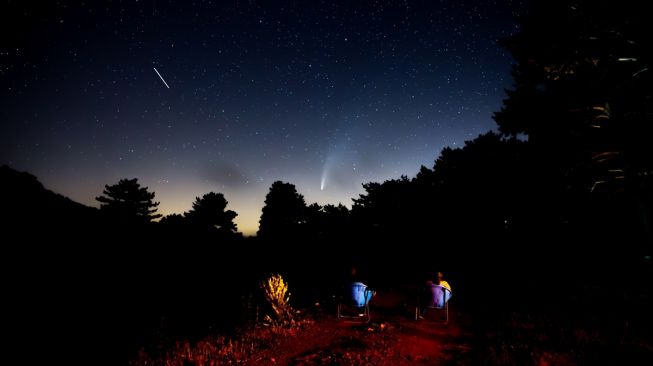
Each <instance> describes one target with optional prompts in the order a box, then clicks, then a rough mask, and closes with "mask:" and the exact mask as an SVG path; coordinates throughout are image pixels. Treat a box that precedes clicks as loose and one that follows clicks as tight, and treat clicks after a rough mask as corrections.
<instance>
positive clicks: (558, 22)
mask: <svg viewBox="0 0 653 366" xmlns="http://www.w3.org/2000/svg"><path fill="white" fill-rule="evenodd" d="M623 3H624V2H623V1H620V2H618V3H616V2H612V1H598V2H597V1H591V2H589V1H575V2H574V4H573V6H570V4H569V3H568V2H542V6H539V5H538V4H539V3H536V4H535V5H534V6H533V11H532V12H531V14H530V15H529V16H527V17H524V18H523V19H521V29H520V31H519V32H518V33H517V34H516V35H514V36H512V37H510V38H507V39H504V40H503V41H502V42H503V44H504V46H505V47H506V48H507V49H508V50H509V51H510V52H511V53H512V55H513V57H514V59H515V62H516V63H515V66H514V70H513V75H514V79H515V83H514V87H513V88H512V89H511V90H509V91H508V92H507V93H508V98H507V99H506V100H505V101H504V105H503V108H502V109H501V110H500V111H498V112H497V113H496V114H495V116H494V118H495V120H496V122H497V125H498V131H497V132H488V133H486V134H483V135H480V136H478V137H477V138H476V139H474V140H472V141H468V142H466V144H465V146H464V147H463V148H460V149H451V148H445V149H444V150H443V151H442V152H441V154H440V156H439V157H437V159H436V160H435V162H434V164H433V166H432V167H424V166H423V167H421V169H420V171H419V172H418V173H417V175H416V176H415V177H410V178H409V177H406V176H402V177H399V178H397V179H393V180H388V181H385V182H382V183H377V182H369V183H365V184H364V185H363V187H364V191H365V192H364V193H363V194H361V195H360V196H359V197H356V198H354V199H353V204H352V206H351V209H349V208H347V207H346V206H344V205H341V204H339V205H337V206H336V205H325V206H320V205H318V204H310V203H307V202H305V200H304V197H303V196H302V195H301V193H300V192H298V191H297V190H296V188H295V186H294V185H293V184H292V183H288V182H281V181H278V182H274V183H273V184H272V186H271V187H270V191H269V193H268V195H267V196H266V200H265V204H264V207H263V212H262V215H261V219H260V227H259V232H258V234H257V236H256V237H255V238H243V237H242V235H240V234H239V233H238V232H237V228H236V226H235V225H234V223H233V219H234V218H235V217H236V215H237V213H235V212H233V211H231V210H228V209H227V204H228V202H227V200H226V199H225V197H224V196H223V195H222V194H221V193H215V192H210V193H207V194H206V195H204V196H203V197H198V198H197V199H196V201H195V202H194V203H193V207H192V209H191V210H190V211H189V212H186V213H184V214H182V215H177V214H176V215H170V216H166V217H163V218H161V220H160V221H159V222H155V221H154V220H155V219H157V218H158V217H157V214H156V206H157V205H158V203H156V202H155V201H154V192H148V190H147V187H140V185H139V184H138V182H137V180H136V179H131V180H130V179H124V180H121V181H120V182H118V183H117V184H114V185H107V186H106V187H105V190H104V191H103V193H102V195H100V196H99V197H98V201H99V203H100V204H101V208H100V209H94V208H89V207H86V206H83V205H80V204H77V203H75V202H72V201H70V200H69V199H67V198H65V197H62V196H60V195H57V194H55V193H52V192H50V191H47V190H46V189H44V188H43V186H42V185H40V183H39V182H38V181H37V180H36V178H35V177H33V176H31V175H29V174H27V173H18V172H16V171H14V170H12V169H10V168H8V167H2V168H1V169H0V174H1V177H0V198H1V202H2V211H3V213H2V215H3V217H2V225H3V228H2V235H3V240H2V242H3V252H4V255H3V261H4V262H6V263H3V272H4V273H3V282H4V283H5V284H6V286H5V288H6V289H7V290H6V292H7V293H8V294H9V295H8V296H7V297H6V298H8V299H11V300H9V303H10V304H9V306H8V307H6V308H5V309H6V310H4V314H3V319H4V320H5V321H6V322H9V323H11V324H12V325H13V327H9V328H8V329H11V330H12V331H13V332H15V334H17V335H20V337H17V339H18V342H19V343H21V344H23V345H25V344H27V345H30V344H42V343H43V342H44V338H45V339H48V337H57V335H58V334H59V332H60V331H61V330H62V329H71V330H72V332H73V333H75V334H76V335H75V336H74V337H73V338H74V339H75V342H79V341H80V338H81V339H82V340H84V335H85V334H92V335H93V337H95V338H93V337H91V338H90V339H86V340H84V341H83V342H82V344H83V345H84V346H85V347H86V348H87V350H88V351H89V352H95V353H97V352H105V353H115V350H117V349H119V350H123V349H124V350H125V354H118V355H116V356H114V358H117V359H118V360H124V359H125V358H124V357H126V356H127V355H132V354H133V352H134V351H135V350H134V345H146V346H148V345H149V346H152V347H154V346H156V345H161V344H168V345H169V344H170V342H173V341H174V339H175V337H192V336H201V335H205V334H206V333H207V332H208V331H209V330H207V328H210V329H214V330H218V329H219V330H221V331H224V330H225V329H230V328H232V327H233V326H237V325H242V323H243V322H244V321H246V320H248V319H252V314H251V313H252V312H255V310H254V309H255V308H256V304H257V303H258V299H256V298H255V296H256V295H255V293H256V287H257V283H258V281H260V280H261V279H262V278H264V276H265V275H266V274H269V273H272V272H278V273H282V274H283V275H284V276H285V277H286V278H287V279H288V281H289V283H290V285H291V291H292V292H293V297H292V299H293V301H296V304H298V305H301V304H308V303H309V302H312V301H315V300H320V301H328V299H329V298H331V297H330V296H331V295H332V293H333V291H334V289H335V288H336V286H337V285H338V284H337V283H335V282H336V281H335V280H334V279H337V278H339V275H340V274H342V273H343V272H344V271H346V269H347V267H348V266H351V265H352V264H355V265H357V266H359V267H362V268H364V270H365V271H366V272H367V274H368V275H369V278H370V281H372V283H373V284H374V285H376V287H377V288H379V289H381V290H382V289H383V288H384V287H386V288H387V287H392V286H397V285H400V284H401V283H405V282H409V281H418V280H419V279H420V278H421V276H423V274H424V272H429V271H431V272H432V271H435V270H441V271H443V272H445V273H446V275H447V279H448V280H449V281H450V282H451V283H452V285H453V286H455V287H456V292H455V293H456V301H457V306H465V304H467V306H472V304H473V305H474V306H477V307H481V308H482V307H483V306H486V307H492V306H503V305H506V304H511V305H512V306H522V305H523V306H537V304H543V305H542V306H549V305H552V304H554V303H559V304H561V305H560V306H567V307H568V306H569V303H567V302H561V301H559V299H560V298H565V299H572V298H576V299H578V298H582V297H583V296H584V294H587V296H591V295H592V294H593V291H596V292H597V293H603V294H605V293H606V292H608V291H609V293H610V294H613V295H614V301H615V305H618V306H621V307H620V308H619V309H621V310H624V309H626V307H627V306H631V307H629V308H628V311H632V310H633V309H640V310H641V309H644V308H645V305H647V304H648V305H650V300H651V298H650V295H651V294H650V289H651V287H650V285H649V284H648V283H647V281H648V280H650V279H651V278H653V274H652V273H651V259H650V256H651V251H652V247H653V181H652V178H651V177H652V174H653V151H652V150H653V144H652V143H651V142H650V141H651V140H653V133H652V132H653V131H652V129H653V118H652V117H653V116H652V111H653V108H652V107H653V105H652V101H653V99H652V95H651V93H652V90H653V89H652V88H651V85H653V79H652V78H653V73H652V71H651V70H653V69H652V68H651V52H652V50H653V44H652V43H653V42H652V39H651V34H653V33H652V32H650V31H647V29H648V28H649V26H648V23H647V22H646V20H645V19H644V18H643V17H644V16H645V14H647V12H646V11H645V10H644V8H642V7H643V6H644V5H637V4H635V3H633V4H629V5H628V6H626V5H624V4H623ZM551 25H555V26H551ZM497 281H499V282H500V283H501V285H502V286H507V287H508V289H507V290H506V291H504V295H502V296H501V297H500V298H498V299H497V298H496V295H492V294H491V292H493V291H496V287H495V286H494V285H493V284H494V283H496V282H497ZM551 283H554V284H564V286H560V287H558V288H556V289H555V295H552V293H551V292H550V290H548V291H542V290H541V288H542V287H543V286H544V284H547V285H548V286H550V284H551ZM293 288H294V289H295V290H293ZM604 290H605V291H604ZM602 291H603V292H602ZM604 296H605V295H604ZM488 298H492V301H486V299H488ZM545 298H546V299H548V300H547V301H544V302H541V303H540V300H543V299H545ZM588 298H589V297H588ZM582 301H586V300H579V302H582ZM520 304H521V305H520ZM26 307H29V308H30V309H33V310H30V311H25V308H26ZM481 310H484V309H481ZM179 314H184V315H183V316H181V317H179V316H178V315H179ZM642 314H644V312H643V311H642ZM639 319H640V321H644V319H646V321H648V322H650V321H651V318H650V315H648V316H645V317H643V318H641V317H640V318H639ZM116 334H119V336H116ZM157 337H159V339H157ZM161 337H164V338H165V337H170V339H160V338H161ZM96 340H97V341H96ZM73 343H74V342H73ZM55 344H56V345H57V348H58V347H61V342H55ZM53 347H54V346H53ZM71 347H72V348H73V349H74V350H76V351H80V352H81V350H77V349H76V348H75V347H76V346H75V345H74V344H73V345H71ZM130 347H131V348H130ZM79 348H83V347H79ZM66 351H68V350H66ZM52 352H54V353H57V354H61V350H57V349H54V350H52ZM118 353H119V352H118ZM111 356H112V354H108V356H107V359H112V358H111ZM71 361H74V360H71Z"/></svg>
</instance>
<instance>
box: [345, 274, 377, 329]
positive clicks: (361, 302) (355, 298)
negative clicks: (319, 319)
mask: <svg viewBox="0 0 653 366" xmlns="http://www.w3.org/2000/svg"><path fill="white" fill-rule="evenodd" d="M373 295H374V291H372V290H370V289H368V288H367V286H366V285H365V284H363V283H362V282H353V283H352V284H351V285H350V286H349V287H348V288H347V289H346V291H345V293H344V294H343V297H342V298H341V300H340V302H339V303H338V319H356V320H360V321H363V322H365V323H368V322H369V321H370V299H372V296H373Z"/></svg>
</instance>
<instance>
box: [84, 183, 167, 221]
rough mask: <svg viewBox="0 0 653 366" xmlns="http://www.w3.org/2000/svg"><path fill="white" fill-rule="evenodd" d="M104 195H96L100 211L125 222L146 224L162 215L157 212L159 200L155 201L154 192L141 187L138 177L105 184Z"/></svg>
mask: <svg viewBox="0 0 653 366" xmlns="http://www.w3.org/2000/svg"><path fill="white" fill-rule="evenodd" d="M102 193H103V196H99V197H96V198H95V199H96V200H97V201H99V202H100V203H101V204H100V211H101V212H103V213H105V214H107V215H108V216H109V217H110V218H111V219H114V220H117V221H118V222H120V223H124V224H136V225H137V224H144V223H149V222H151V221H152V220H154V219H157V218H159V217H161V215H160V214H157V213H156V210H157V208H156V207H157V206H158V205H159V202H153V199H154V192H148V191H147V187H141V186H140V184H139V183H138V179H137V178H134V179H121V180H120V181H119V182H118V183H117V184H114V185H111V186H110V185H105V186H104V191H102Z"/></svg>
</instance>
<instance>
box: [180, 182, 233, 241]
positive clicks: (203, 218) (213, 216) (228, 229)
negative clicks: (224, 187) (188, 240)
mask: <svg viewBox="0 0 653 366" xmlns="http://www.w3.org/2000/svg"><path fill="white" fill-rule="evenodd" d="M227 203H228V202H227V200H226V199H225V198H224V195H223V194H222V193H214V192H209V193H207V194H205V195H204V196H202V198H199V197H196V198H195V202H193V208H192V209H191V210H190V211H189V212H187V213H186V214H185V217H186V218H187V219H188V220H189V222H190V223H191V224H192V225H197V226H201V227H205V228H208V229H210V230H217V231H218V232H221V233H230V234H233V233H235V232H236V224H235V223H234V222H233V220H234V219H235V218H236V216H238V214H237V213H236V212H234V211H231V210H225V209H226V207H227Z"/></svg>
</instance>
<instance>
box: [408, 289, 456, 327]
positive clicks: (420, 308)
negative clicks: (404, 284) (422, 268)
mask: <svg viewBox="0 0 653 366" xmlns="http://www.w3.org/2000/svg"><path fill="white" fill-rule="evenodd" d="M449 299H451V291H450V290H449V289H447V288H446V287H444V286H442V285H436V284H430V285H427V286H426V288H425V289H424V292H423V293H422V296H420V299H419V300H420V301H419V302H418V304H417V306H416V307H415V320H419V319H423V318H424V316H425V315H426V313H427V312H429V311H430V310H438V311H439V310H443V311H444V324H447V323H448V322H449Z"/></svg>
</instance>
